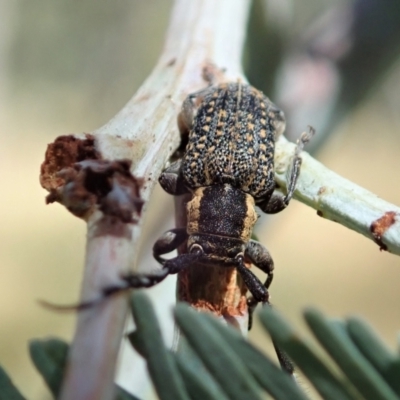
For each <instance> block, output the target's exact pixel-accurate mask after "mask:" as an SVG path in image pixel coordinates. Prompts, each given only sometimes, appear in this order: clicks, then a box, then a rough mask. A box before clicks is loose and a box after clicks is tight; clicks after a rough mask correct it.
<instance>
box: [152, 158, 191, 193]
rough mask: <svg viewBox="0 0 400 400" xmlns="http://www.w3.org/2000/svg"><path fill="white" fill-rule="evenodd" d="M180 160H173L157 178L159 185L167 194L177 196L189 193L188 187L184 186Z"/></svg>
mask: <svg viewBox="0 0 400 400" xmlns="http://www.w3.org/2000/svg"><path fill="white" fill-rule="evenodd" d="M181 165H182V160H178V161H175V162H174V163H172V164H171V165H170V166H169V167H168V168H165V170H164V171H163V173H162V174H161V175H160V177H159V178H158V182H160V185H161V187H162V188H163V189H164V190H165V191H166V192H167V193H169V194H172V195H173V196H178V195H181V194H185V193H189V189H188V188H187V187H186V186H185V183H184V180H183V176H182V173H181Z"/></svg>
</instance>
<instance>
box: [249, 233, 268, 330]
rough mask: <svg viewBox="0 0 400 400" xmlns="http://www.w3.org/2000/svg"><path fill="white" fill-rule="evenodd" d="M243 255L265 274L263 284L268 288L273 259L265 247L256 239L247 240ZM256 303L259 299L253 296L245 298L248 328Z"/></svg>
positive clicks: (250, 324) (251, 321)
mask: <svg viewBox="0 0 400 400" xmlns="http://www.w3.org/2000/svg"><path fill="white" fill-rule="evenodd" d="M245 256H246V257H248V258H249V259H250V261H251V262H252V264H254V265H255V266H256V267H257V268H259V269H261V271H263V272H265V273H266V274H267V279H266V281H265V283H264V286H265V287H266V288H267V289H268V288H269V287H270V285H271V282H272V279H273V277H274V274H273V270H274V261H273V260H272V257H271V255H270V254H269V251H268V250H267V248H266V247H264V246H263V245H262V244H261V243H259V242H257V241H256V240H249V242H248V243H247V245H246V250H245ZM258 303H259V301H257V300H256V299H255V298H254V297H250V298H249V299H248V300H247V308H248V311H249V330H250V329H251V326H252V323H253V313H254V310H255V308H256V307H257V304H258Z"/></svg>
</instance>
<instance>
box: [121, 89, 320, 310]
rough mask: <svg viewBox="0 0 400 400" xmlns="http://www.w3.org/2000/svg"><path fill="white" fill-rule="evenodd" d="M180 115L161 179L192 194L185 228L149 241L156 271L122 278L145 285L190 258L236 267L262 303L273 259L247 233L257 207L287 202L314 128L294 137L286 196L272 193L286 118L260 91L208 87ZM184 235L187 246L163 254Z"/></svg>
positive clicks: (168, 187) (273, 209) (276, 207)
mask: <svg viewBox="0 0 400 400" xmlns="http://www.w3.org/2000/svg"><path fill="white" fill-rule="evenodd" d="M180 120H181V122H182V124H181V125H183V129H184V130H187V131H189V136H188V143H187V146H186V149H185V152H184V155H183V158H182V159H180V160H178V161H176V162H175V163H173V164H172V165H170V166H169V167H168V168H167V169H165V170H164V172H163V173H162V174H161V176H160V179H159V182H160V184H161V186H162V187H163V189H164V190H165V191H166V192H168V193H170V194H172V195H181V194H184V193H188V192H190V193H192V199H191V201H190V202H189V203H188V204H187V220H188V223H187V227H186V228H182V229H172V230H170V231H168V232H166V233H164V235H163V236H162V237H161V238H160V239H159V240H158V241H157V242H156V243H155V244H154V247H153V253H154V257H155V258H156V259H157V260H158V261H159V262H160V263H161V264H162V265H163V269H162V272H161V274H160V275H157V276H149V277H143V276H141V277H139V276H136V277H135V276H132V277H126V280H127V281H128V282H129V283H130V286H133V287H140V286H142V287H143V286H146V287H147V286H152V285H154V284H156V283H158V282H159V281H161V280H162V279H164V278H165V277H166V276H167V275H169V274H175V273H178V272H180V271H182V270H183V269H184V268H185V267H188V266H189V265H193V264H194V263H196V264H206V265H216V266H218V267H236V269H237V270H238V272H239V273H240V275H241V277H242V279H243V281H244V283H245V284H246V286H247V287H248V289H249V291H250V293H251V294H252V296H253V297H252V299H251V300H250V303H249V305H250V306H251V307H254V306H255V305H256V304H257V303H259V302H263V303H266V302H268V298H269V294H268V287H269V286H270V284H271V282H272V278H273V268H274V264H273V261H272V258H271V256H270V254H269V252H268V250H267V249H266V248H265V247H264V246H263V245H262V244H260V243H259V242H257V241H255V240H252V239H251V234H252V230H253V227H254V224H255V222H256V221H257V218H258V217H257V213H256V210H255V206H256V205H257V206H258V207H259V208H260V209H261V210H262V211H264V212H265V213H268V214H273V213H277V212H279V211H282V210H283V209H284V208H286V206H287V205H288V203H289V201H290V199H291V198H292V196H293V192H294V189H295V186H296V181H297V178H298V176H299V172H300V166H301V158H300V157H299V154H300V152H301V150H302V148H303V146H304V144H305V143H306V142H308V140H309V139H310V137H311V135H312V133H313V131H312V130H311V129H310V132H309V133H308V134H303V135H302V137H301V138H300V139H299V140H298V143H297V147H296V150H295V153H294V156H293V160H292V163H291V168H290V172H289V178H288V183H287V193H286V195H285V196H284V195H282V194H279V193H276V192H274V191H275V189H276V183H275V178H274V150H275V141H276V139H277V138H278V137H279V135H281V134H282V132H283V130H284V127H285V119H284V115H283V112H282V111H281V110H280V109H279V108H277V107H276V106H275V105H274V104H273V103H272V102H271V101H270V100H269V99H268V98H267V97H266V96H264V95H263V94H262V93H261V92H260V91H258V90H256V89H255V88H254V87H252V86H250V85H246V84H242V83H240V82H239V83H226V84H221V85H219V86H209V87H208V88H206V89H204V90H202V91H200V92H197V93H194V94H191V95H189V96H188V97H187V98H186V100H185V101H184V103H183V107H182V111H181V115H180ZM185 242H186V243H187V244H186V246H187V253H185V254H181V255H178V256H177V257H175V258H172V259H170V260H166V259H164V258H163V257H162V255H163V254H166V253H169V252H171V251H173V250H175V249H177V248H178V247H179V246H181V245H182V244H184V243H185ZM245 258H246V259H248V260H250V261H251V262H252V263H253V264H254V265H255V266H256V267H258V268H259V269H261V270H262V271H263V272H265V273H266V274H267V279H266V281H265V283H264V284H263V283H262V282H261V281H260V280H259V279H258V278H257V277H256V276H255V275H254V274H253V273H252V272H251V271H250V270H249V269H248V268H246V266H245V264H244V260H245Z"/></svg>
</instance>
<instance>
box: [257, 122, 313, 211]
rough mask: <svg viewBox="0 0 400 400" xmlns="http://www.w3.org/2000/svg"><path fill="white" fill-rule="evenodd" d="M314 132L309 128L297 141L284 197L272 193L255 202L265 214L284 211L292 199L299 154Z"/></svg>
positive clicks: (297, 173)
mask: <svg viewBox="0 0 400 400" xmlns="http://www.w3.org/2000/svg"><path fill="white" fill-rule="evenodd" d="M314 134H315V130H314V128H312V127H311V126H309V127H308V132H303V133H302V134H301V136H300V138H299V139H298V140H297V144H296V148H295V151H294V155H293V159H292V163H291V166H290V170H289V171H290V172H289V179H288V184H287V192H286V195H285V196H283V195H281V194H278V193H273V194H272V196H271V197H270V198H268V199H267V200H263V199H261V200H260V201H259V202H257V205H258V206H259V207H260V208H261V210H262V211H264V212H265V213H267V214H276V213H278V212H280V211H282V210H284V209H285V208H286V207H287V206H288V204H289V202H290V200H291V199H292V197H293V193H294V190H295V189H296V184H297V180H298V178H299V175H300V167H301V163H302V159H301V157H300V153H301V152H302V151H303V148H304V146H305V145H306V144H307V143H308V142H309V141H310V140H311V138H312V137H313V136H314Z"/></svg>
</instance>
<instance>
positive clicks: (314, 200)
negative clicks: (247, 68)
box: [275, 133, 400, 255]
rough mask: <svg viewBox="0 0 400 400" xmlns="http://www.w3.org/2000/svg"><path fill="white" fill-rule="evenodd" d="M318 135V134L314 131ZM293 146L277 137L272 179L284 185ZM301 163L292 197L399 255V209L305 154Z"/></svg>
mask: <svg viewBox="0 0 400 400" xmlns="http://www.w3.org/2000/svg"><path fill="white" fill-rule="evenodd" d="M317 134H318V133H317ZM294 148H295V145H294V144H293V143H289V142H288V141H287V140H286V139H284V138H280V140H279V142H278V145H277V149H276V157H275V163H276V180H277V182H278V184H280V185H282V186H284V185H285V171H286V169H287V166H288V162H289V160H290V157H291V155H292V154H293V152H294ZM302 158H303V163H302V167H301V173H300V178H299V180H298V183H297V187H296V192H295V194H294V198H296V199H297V200H299V201H301V202H302V203H305V204H307V205H308V206H310V207H312V208H314V209H315V210H317V212H318V215H320V216H321V217H323V218H327V219H330V220H332V221H335V222H338V223H339V224H341V225H344V226H346V227H347V228H350V229H352V230H354V231H356V232H359V233H361V234H363V235H364V236H366V237H367V238H369V239H372V240H374V241H375V242H376V243H377V244H378V246H379V247H380V248H381V249H382V250H387V251H389V252H390V253H393V254H398V255H400V208H399V207H397V206H395V205H393V204H390V203H388V202H387V201H385V200H382V199H380V198H379V197H378V196H376V195H375V194H373V193H371V192H369V191H368V190H365V189H363V188H362V187H360V186H357V185H356V184H354V183H353V182H350V181H349V180H347V179H345V178H342V177H341V176H339V175H338V174H336V173H334V172H332V171H330V170H329V169H328V168H326V167H324V166H323V165H322V164H321V163H319V162H318V161H316V160H315V159H313V158H312V157H311V156H310V155H309V154H307V153H305V152H303V153H302Z"/></svg>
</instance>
